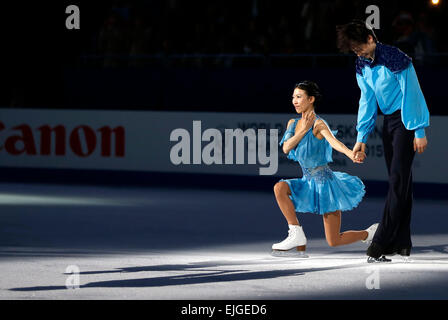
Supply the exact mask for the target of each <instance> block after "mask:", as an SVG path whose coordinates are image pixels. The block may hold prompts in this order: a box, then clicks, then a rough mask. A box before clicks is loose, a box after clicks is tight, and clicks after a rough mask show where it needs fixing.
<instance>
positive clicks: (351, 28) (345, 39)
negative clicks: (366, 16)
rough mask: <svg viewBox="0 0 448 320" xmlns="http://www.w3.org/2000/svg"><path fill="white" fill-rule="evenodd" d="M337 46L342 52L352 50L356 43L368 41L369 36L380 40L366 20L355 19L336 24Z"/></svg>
mask: <svg viewBox="0 0 448 320" xmlns="http://www.w3.org/2000/svg"><path fill="white" fill-rule="evenodd" d="M336 33H337V46H338V48H339V50H340V51H341V52H344V53H347V52H350V51H351V50H352V48H353V46H354V45H358V44H361V43H367V39H368V36H372V37H373V40H374V41H375V42H377V41H378V39H377V37H376V35H375V32H373V28H372V27H371V26H368V25H367V23H366V22H365V21H361V20H353V21H351V22H350V23H347V24H344V25H339V26H336Z"/></svg>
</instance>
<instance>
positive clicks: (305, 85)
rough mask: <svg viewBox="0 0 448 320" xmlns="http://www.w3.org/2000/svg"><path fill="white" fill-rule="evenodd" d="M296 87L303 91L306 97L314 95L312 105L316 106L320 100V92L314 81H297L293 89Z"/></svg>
mask: <svg viewBox="0 0 448 320" xmlns="http://www.w3.org/2000/svg"><path fill="white" fill-rule="evenodd" d="M297 88H299V89H301V90H303V91H305V92H306V94H307V95H308V97H314V106H317V105H318V104H319V103H320V102H321V101H322V93H321V92H320V89H319V87H318V86H317V84H316V83H315V82H313V81H309V80H305V81H302V82H300V83H297V84H296V86H295V87H294V89H297Z"/></svg>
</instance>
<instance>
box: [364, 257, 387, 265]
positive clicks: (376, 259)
mask: <svg viewBox="0 0 448 320" xmlns="http://www.w3.org/2000/svg"><path fill="white" fill-rule="evenodd" d="M385 262H392V260H391V259H387V258H386V257H385V256H382V257H381V258H372V257H368V258H367V263H385Z"/></svg>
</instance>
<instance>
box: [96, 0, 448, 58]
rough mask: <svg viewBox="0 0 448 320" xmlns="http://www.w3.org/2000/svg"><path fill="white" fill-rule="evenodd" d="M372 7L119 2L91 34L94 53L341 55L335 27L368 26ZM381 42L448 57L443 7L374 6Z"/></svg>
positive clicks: (266, 1) (336, 2)
mask: <svg viewBox="0 0 448 320" xmlns="http://www.w3.org/2000/svg"><path fill="white" fill-rule="evenodd" d="M374 3H375V1H359V0H358V1H357V0H355V1H342V0H331V1H330V0H324V1H312V0H282V1H275V0H242V1H225V2H224V1H205V0H196V1H185V0H167V1H150V0H146V1H145V0H141V1H137V2H136V1H126V0H124V1H115V2H112V3H110V5H109V7H106V8H104V10H105V14H104V21H103V22H102V23H101V25H100V26H99V27H98V28H97V29H96V30H93V35H92V37H93V39H92V40H93V41H91V44H92V45H91V47H90V48H89V51H90V53H94V54H99V55H131V56H138V55H157V54H162V55H166V54H223V53H228V54H264V55H266V54H293V53H338V51H337V48H336V43H335V26H336V25H337V24H343V23H346V22H348V21H350V20H351V19H353V18H358V19H363V20H365V19H366V17H368V16H369V14H367V13H366V8H367V6H369V5H370V4H374ZM376 3H377V4H376V5H377V6H378V8H379V9H380V28H379V30H376V33H377V35H378V37H379V39H380V41H382V42H385V43H388V44H392V45H396V46H398V47H399V48H401V49H402V50H403V51H405V52H406V53H408V54H410V55H415V56H417V55H418V56H422V55H424V54H428V53H429V54H433V53H437V52H448V46H447V43H446V42H445V41H442V36H443V34H444V31H445V30H444V28H445V29H446V27H445V25H444V23H443V20H442V19H443V16H444V15H443V14H442V11H443V10H444V9H443V8H442V7H438V8H432V7H431V6H430V4H429V1H427V0H424V1H393V2H392V1H389V2H387V1H383V2H381V1H380V2H378V1H376Z"/></svg>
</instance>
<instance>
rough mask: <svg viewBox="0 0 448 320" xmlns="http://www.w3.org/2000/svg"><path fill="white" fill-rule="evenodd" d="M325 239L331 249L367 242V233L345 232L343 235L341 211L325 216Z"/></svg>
mask: <svg viewBox="0 0 448 320" xmlns="http://www.w3.org/2000/svg"><path fill="white" fill-rule="evenodd" d="M323 219H324V228H325V237H326V239H327V242H328V245H329V246H330V247H336V246H342V245H345V244H349V243H353V242H357V241H361V240H365V239H366V238H367V236H368V233H367V231H353V230H350V231H345V232H342V233H341V211H340V210H338V211H335V212H330V213H326V214H324V218H323Z"/></svg>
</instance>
